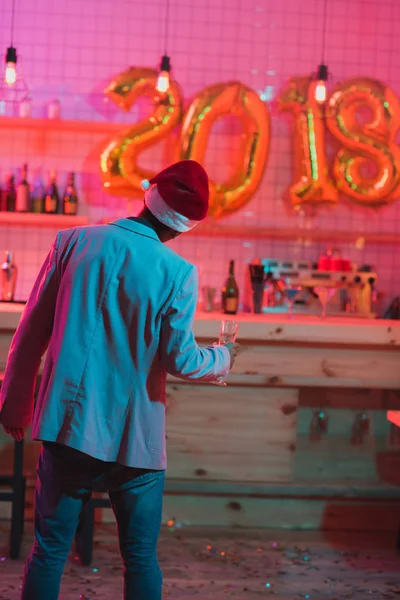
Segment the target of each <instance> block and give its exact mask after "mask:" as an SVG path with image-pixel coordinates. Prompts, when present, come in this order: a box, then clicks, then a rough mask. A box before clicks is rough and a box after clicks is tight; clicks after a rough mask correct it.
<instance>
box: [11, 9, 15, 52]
mask: <svg viewBox="0 0 400 600" xmlns="http://www.w3.org/2000/svg"><path fill="white" fill-rule="evenodd" d="M14 20H15V0H13V3H12V9H11V47H13V46H14Z"/></svg>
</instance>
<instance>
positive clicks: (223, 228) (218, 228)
mask: <svg viewBox="0 0 400 600" xmlns="http://www.w3.org/2000/svg"><path fill="white" fill-rule="evenodd" d="M191 233H192V235H197V236H203V237H206V236H207V237H208V236H209V237H228V238H243V237H248V238H251V239H263V240H269V239H275V240H291V241H297V240H299V241H300V240H301V241H311V242H320V241H322V242H324V241H338V242H349V243H355V242H357V241H359V240H364V242H365V243H370V244H398V243H400V235H399V234H390V233H375V232H369V233H367V232H362V233H361V232H349V231H338V230H326V229H297V228H287V229H279V228H278V229H272V228H270V227H257V226H253V225H249V226H243V225H223V224H219V223H210V222H209V223H206V224H204V225H199V226H198V227H195V229H193V231H192V232H191Z"/></svg>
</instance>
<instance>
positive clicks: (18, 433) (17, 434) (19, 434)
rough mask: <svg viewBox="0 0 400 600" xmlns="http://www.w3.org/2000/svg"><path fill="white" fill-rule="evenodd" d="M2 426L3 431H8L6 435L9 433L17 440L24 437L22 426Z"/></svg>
mask: <svg viewBox="0 0 400 600" xmlns="http://www.w3.org/2000/svg"><path fill="white" fill-rule="evenodd" d="M3 427H4V431H5V432H6V433H8V435H11V436H12V437H13V438H14V440H16V441H17V442H20V441H21V440H23V439H24V437H25V429H24V428H23V427H6V426H5V425H3Z"/></svg>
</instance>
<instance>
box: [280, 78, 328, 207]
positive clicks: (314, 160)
mask: <svg viewBox="0 0 400 600" xmlns="http://www.w3.org/2000/svg"><path fill="white" fill-rule="evenodd" d="M315 87H316V82H315V81H312V80H311V79H310V77H293V78H292V79H290V80H289V84H288V86H287V87H286V88H285V89H284V91H283V92H282V94H281V95H280V97H279V98H278V107H279V110H280V111H282V112H283V111H287V112H291V113H292V114H294V116H295V117H296V130H295V138H294V147H295V157H294V173H295V174H294V181H293V183H292V185H291V186H290V188H289V197H290V200H291V202H292V205H293V206H294V207H295V208H297V209H298V208H300V207H301V206H302V205H305V204H308V205H316V204H322V203H328V204H336V203H337V201H338V198H339V194H338V191H337V189H336V188H335V186H334V183H333V181H332V180H331V178H330V177H329V171H328V164H327V160H326V154H325V127H324V114H323V109H322V108H321V106H320V105H319V104H318V102H317V101H316V99H315Z"/></svg>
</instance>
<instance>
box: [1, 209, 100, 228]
mask: <svg viewBox="0 0 400 600" xmlns="http://www.w3.org/2000/svg"><path fill="white" fill-rule="evenodd" d="M88 222H89V219H88V218H87V217H69V216H67V215H46V214H37V213H12V212H0V226H1V225H8V226H10V227H13V226H14V227H55V228H59V229H67V228H68V227H78V226H79V225H87V224H88Z"/></svg>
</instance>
